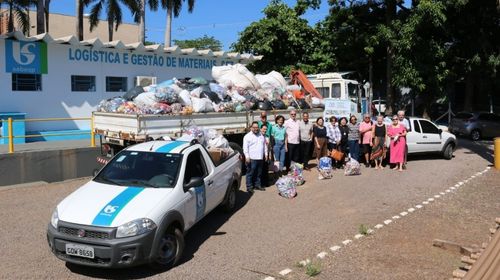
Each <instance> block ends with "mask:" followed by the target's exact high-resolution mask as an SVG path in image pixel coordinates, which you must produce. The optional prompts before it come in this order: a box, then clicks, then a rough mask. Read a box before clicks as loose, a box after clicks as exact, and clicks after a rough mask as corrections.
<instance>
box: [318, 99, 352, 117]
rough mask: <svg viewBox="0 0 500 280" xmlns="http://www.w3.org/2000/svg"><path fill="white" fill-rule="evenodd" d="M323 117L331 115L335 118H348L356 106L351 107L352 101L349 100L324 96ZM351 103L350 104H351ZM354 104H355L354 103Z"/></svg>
mask: <svg viewBox="0 0 500 280" xmlns="http://www.w3.org/2000/svg"><path fill="white" fill-rule="evenodd" d="M324 100H325V111H324V118H325V119H329V118H330V117H331V116H335V117H337V118H341V117H346V118H349V116H350V115H351V112H356V107H354V108H353V107H352V104H354V103H353V102H351V101H350V100H339V99H333V98H325V99H324ZM351 103H352V104H351ZM354 106H356V104H354Z"/></svg>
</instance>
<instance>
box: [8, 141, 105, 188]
mask: <svg viewBox="0 0 500 280" xmlns="http://www.w3.org/2000/svg"><path fill="white" fill-rule="evenodd" d="M99 153H100V150H99V148H77V149H66V150H52V151H39V152H25V153H23V152H19V153H15V154H0V186H7V185H13V184H22V183H29V182H34V181H46V182H57V181H63V180H67V179H73V178H79V177H85V176H91V175H92V174H93V171H94V169H97V168H100V167H101V166H100V165H99V164H98V163H97V161H96V157H97V156H98V155H99Z"/></svg>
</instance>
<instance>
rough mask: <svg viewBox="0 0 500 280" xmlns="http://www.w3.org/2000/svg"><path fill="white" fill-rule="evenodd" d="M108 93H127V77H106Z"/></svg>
mask: <svg viewBox="0 0 500 280" xmlns="http://www.w3.org/2000/svg"><path fill="white" fill-rule="evenodd" d="M106 91H110V92H116V91H127V77H106Z"/></svg>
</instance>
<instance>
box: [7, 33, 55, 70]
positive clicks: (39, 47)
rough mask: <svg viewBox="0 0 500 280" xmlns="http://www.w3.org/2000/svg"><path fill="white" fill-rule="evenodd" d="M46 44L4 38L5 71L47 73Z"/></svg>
mask: <svg viewBox="0 0 500 280" xmlns="http://www.w3.org/2000/svg"><path fill="white" fill-rule="evenodd" d="M47 68H48V67H47V44H46V43H45V42H25V41H16V40H5V71H6V72H7V73H16V74H47Z"/></svg>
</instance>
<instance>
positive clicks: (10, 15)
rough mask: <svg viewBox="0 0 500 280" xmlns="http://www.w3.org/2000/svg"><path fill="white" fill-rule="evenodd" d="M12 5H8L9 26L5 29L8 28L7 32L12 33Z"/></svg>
mask: <svg viewBox="0 0 500 280" xmlns="http://www.w3.org/2000/svg"><path fill="white" fill-rule="evenodd" d="M13 8H14V7H13V4H12V2H10V3H9V26H8V27H7V28H8V32H9V33H10V32H14V18H13V14H12V9H13Z"/></svg>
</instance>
